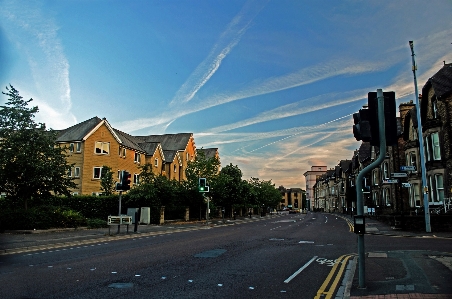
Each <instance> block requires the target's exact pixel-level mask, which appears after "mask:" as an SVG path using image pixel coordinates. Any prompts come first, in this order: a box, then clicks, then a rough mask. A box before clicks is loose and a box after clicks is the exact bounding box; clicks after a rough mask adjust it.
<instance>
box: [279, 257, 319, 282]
mask: <svg viewBox="0 0 452 299" xmlns="http://www.w3.org/2000/svg"><path fill="white" fill-rule="evenodd" d="M317 257H318V256H314V257H313V258H312V259H311V260H310V261H309V262H307V263H306V264H304V266H303V267H301V268H300V269H298V270H297V271H296V272H295V273H294V274H292V275H291V276H290V277H289V278H287V279H286V280H284V283H289V282H290V281H291V280H292V279H294V278H295V276H297V275H298V274H300V273H301V271H303V270H304V269H306V267H307V266H309V264H311V263H312V262H313V261H315V259H316V258H317Z"/></svg>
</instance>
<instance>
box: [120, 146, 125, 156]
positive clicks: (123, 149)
mask: <svg viewBox="0 0 452 299" xmlns="http://www.w3.org/2000/svg"><path fill="white" fill-rule="evenodd" d="M119 156H120V157H123V158H125V157H126V148H125V147H120V148H119Z"/></svg>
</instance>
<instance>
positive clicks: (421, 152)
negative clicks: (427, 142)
mask: <svg viewBox="0 0 452 299" xmlns="http://www.w3.org/2000/svg"><path fill="white" fill-rule="evenodd" d="M408 43H409V44H410V49H411V58H412V63H413V64H412V69H413V77H414V94H415V96H416V116H417V133H418V139H419V155H420V156H421V175H422V192H423V193H424V215H425V231H426V232H427V233H430V232H431V231H432V230H431V227H430V210H429V203H428V194H427V192H428V187H427V177H426V170H425V156H424V139H423V138H422V123H421V107H420V104H419V92H418V89H417V79H416V68H417V67H416V62H415V61H414V45H413V41H409V42H408Z"/></svg>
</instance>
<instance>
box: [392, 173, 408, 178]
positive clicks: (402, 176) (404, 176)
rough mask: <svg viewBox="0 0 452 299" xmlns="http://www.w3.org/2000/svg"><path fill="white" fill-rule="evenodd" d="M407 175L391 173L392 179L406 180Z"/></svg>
mask: <svg viewBox="0 0 452 299" xmlns="http://www.w3.org/2000/svg"><path fill="white" fill-rule="evenodd" d="M407 176H408V175H407V174H406V173H405V172H394V173H391V177H392V178H406V177H407Z"/></svg>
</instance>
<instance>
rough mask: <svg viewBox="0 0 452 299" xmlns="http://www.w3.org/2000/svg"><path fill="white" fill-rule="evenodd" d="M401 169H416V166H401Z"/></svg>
mask: <svg viewBox="0 0 452 299" xmlns="http://www.w3.org/2000/svg"><path fill="white" fill-rule="evenodd" d="M400 171H416V166H400Z"/></svg>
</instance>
